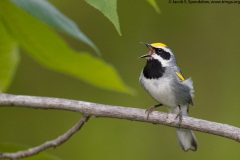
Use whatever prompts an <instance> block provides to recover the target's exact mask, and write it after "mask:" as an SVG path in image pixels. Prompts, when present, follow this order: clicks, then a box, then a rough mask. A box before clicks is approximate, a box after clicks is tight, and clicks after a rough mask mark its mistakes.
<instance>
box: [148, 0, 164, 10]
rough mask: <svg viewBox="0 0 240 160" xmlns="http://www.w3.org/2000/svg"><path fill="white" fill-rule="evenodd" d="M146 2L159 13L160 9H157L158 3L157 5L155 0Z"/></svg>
mask: <svg viewBox="0 0 240 160" xmlns="http://www.w3.org/2000/svg"><path fill="white" fill-rule="evenodd" d="M147 2H148V3H149V4H150V5H151V6H152V7H153V8H154V9H155V11H156V12H157V13H160V12H161V11H160V9H159V7H158V5H157V2H156V0H147Z"/></svg>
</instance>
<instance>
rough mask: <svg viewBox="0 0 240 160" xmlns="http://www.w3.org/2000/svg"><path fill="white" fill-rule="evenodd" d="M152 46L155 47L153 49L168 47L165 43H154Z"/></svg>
mask: <svg viewBox="0 0 240 160" xmlns="http://www.w3.org/2000/svg"><path fill="white" fill-rule="evenodd" d="M151 46H153V47H167V45H166V44H163V43H152V44H151Z"/></svg>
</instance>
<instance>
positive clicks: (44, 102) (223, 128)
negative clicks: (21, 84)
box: [0, 94, 240, 142]
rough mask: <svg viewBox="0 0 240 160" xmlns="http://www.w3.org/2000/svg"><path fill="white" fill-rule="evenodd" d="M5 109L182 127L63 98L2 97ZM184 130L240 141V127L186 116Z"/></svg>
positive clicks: (157, 116) (163, 118) (164, 116)
mask: <svg viewBox="0 0 240 160" xmlns="http://www.w3.org/2000/svg"><path fill="white" fill-rule="evenodd" d="M1 106H2V107H4V106H9V107H11V106H12V107H15V106H17V107H28V108H39V109H59V110H67V111H74V112H80V113H82V114H84V115H89V116H95V117H107V118H118V119H126V120H133V121H141V122H149V123H154V124H163V125H166V126H171V127H179V124H178V119H175V117H176V115H174V114H169V113H163V112H157V111H154V112H152V113H151V114H150V116H149V118H148V119H147V115H146V114H145V110H144V109H138V108H130V107H121V106H110V105H105V104H96V103H90V102H83V101H77V100H68V99H61V98H49V97H36V96H23V95H10V94H0V107H1ZM180 127H181V128H187V129H191V130H196V131H200V132H205V133H209V134H214V135H218V136H222V137H226V138H229V139H232V140H235V141H237V142H240V128H237V127H234V126H230V125H227V124H221V123H216V122H211V121H207V120H201V119H197V118H191V117H183V119H182V122H181V126H180Z"/></svg>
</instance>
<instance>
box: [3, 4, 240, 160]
mask: <svg viewBox="0 0 240 160" xmlns="http://www.w3.org/2000/svg"><path fill="white" fill-rule="evenodd" d="M50 2H52V3H53V4H54V5H55V6H56V7H57V8H58V9H59V10H60V11H62V12H63V13H64V14H65V15H67V16H68V17H70V18H71V19H73V20H74V21H75V22H76V23H77V24H78V25H79V26H80V28H81V29H82V31H83V32H84V33H85V34H86V35H88V37H89V38H90V39H91V40H93V41H94V42H95V44H96V45H97V46H98V47H99V48H100V50H101V52H102V58H103V59H104V60H105V61H107V62H109V63H111V64H112V65H113V66H115V68H116V69H117V70H118V72H119V74H120V75H121V77H122V79H123V80H124V81H125V82H126V83H127V84H128V85H130V86H131V87H133V88H134V89H135V90H136V91H137V94H136V95H135V96H132V95H127V94H121V93H116V92H111V91H107V90H102V89H98V88H95V87H93V86H90V85H88V84H86V83H84V82H82V81H79V80H77V79H75V78H72V77H69V76H66V75H64V74H61V73H56V72H53V71H51V70H48V69H46V68H44V67H42V66H41V65H39V64H38V63H36V62H35V61H34V60H33V59H31V58H30V57H28V56H27V55H26V54H25V53H24V51H22V54H21V63H20V65H19V68H18V70H17V73H16V76H15V78H14V81H13V83H12V85H11V87H10V88H9V90H8V91H7V93H11V94H24V95H36V96H50V97H60V98H69V99H76V100H83V101H90V102H96V103H103V104H110V105H120V106H128V107H136V108H148V107H150V106H152V105H154V104H156V102H155V101H154V100H153V99H152V98H151V97H150V96H149V95H148V94H147V93H146V92H145V91H144V90H143V89H142V88H141V86H140V84H139V82H138V78H139V74H140V72H141V69H142V68H143V67H144V65H145V63H146V62H145V60H143V59H137V57H139V56H141V55H143V54H145V53H146V52H147V48H146V47H145V46H143V45H141V44H140V43H139V42H141V41H144V42H148V43H152V42H163V43H166V44H167V45H168V46H169V47H170V48H171V49H172V50H173V52H174V53H175V56H176V58H177V61H178V66H179V67H180V68H181V69H182V72H183V74H184V76H185V77H192V79H193V81H194V87H195V98H194V102H195V107H193V108H190V116H192V117H196V118H201V119H206V120H211V121H216V122H221V123H227V124H231V125H234V126H238V127H240V116H239V114H240V107H239V105H240V84H239V82H240V74H239V73H240V72H239V69H240V61H239V59H240V19H239V15H240V10H239V7H240V4H170V3H169V1H157V3H158V4H159V7H160V9H161V13H160V14H157V13H156V12H155V10H154V9H153V8H152V7H151V6H150V5H149V4H148V3H147V2H146V1H145V0H139V1H136V0H135V1H126V0H125V1H120V0H119V1H118V15H119V18H120V25H121V31H122V36H121V37H120V36H119V35H118V34H117V32H116V30H115V28H114V27H113V25H112V24H111V23H110V22H109V21H108V20H107V19H106V17H104V16H103V15H102V14H101V13H100V12H98V11H97V10H95V9H94V8H92V7H91V6H89V5H88V4H87V3H86V2H85V1H81V0H80V1H79V0H68V1H64V0H50ZM61 35H62V36H63V37H64V38H65V39H66V40H67V42H68V43H69V44H70V45H71V46H72V47H73V48H75V49H76V50H80V51H88V52H91V53H92V54H94V51H93V50H91V48H89V47H88V46H86V45H85V44H82V43H80V42H79V41H77V40H75V39H73V38H71V37H69V36H67V35H64V34H61ZM89 65H90V64H89ZM159 110H161V111H166V108H164V107H163V108H161V109H159ZM80 116H81V115H80V114H78V113H72V112H67V111H56V110H34V109H25V108H1V111H0V121H1V127H0V142H8V143H13V144H23V145H27V146H35V145H38V144H40V143H42V142H44V141H46V140H49V139H53V138H55V137H57V136H58V135H60V134H62V133H63V132H65V131H66V130H67V129H69V128H70V127H71V126H72V125H73V124H74V123H75V122H76V121H77V120H78V119H79V118H80ZM195 134H196V136H197V139H198V142H199V149H198V151H197V152H187V153H185V152H183V151H182V150H181V148H180V147H179V146H178V143H177V139H176V133H175V129H174V128H171V127H166V126H163V125H153V124H148V123H140V122H132V121H126V120H117V119H107V118H91V119H90V120H89V121H88V123H87V124H86V125H85V126H84V127H83V128H82V130H81V131H80V132H78V133H77V134H75V135H74V136H73V137H72V138H71V139H70V140H68V141H67V142H66V143H64V144H62V145H61V146H59V147H57V148H56V149H48V150H47V151H46V152H47V153H50V154H52V155H55V156H57V157H59V158H61V159H64V160H76V159H86V160H88V159H89V160H90V159H91V160H93V159H105V160H108V159H109V160H110V159H111V160H112V159H115V160H122V159H131V160H135V159H136V160H146V159H179V160H182V159H184V160H188V159H191V160H192V159H218V160H223V159H239V158H240V152H239V149H240V144H239V143H238V142H235V141H233V140H229V139H226V138H222V137H217V136H213V135H209V134H206V133H200V132H195Z"/></svg>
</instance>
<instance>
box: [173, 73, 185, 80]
mask: <svg viewBox="0 0 240 160" xmlns="http://www.w3.org/2000/svg"><path fill="white" fill-rule="evenodd" d="M175 73H176V75H177V76H178V78H179V79H180V80H181V81H184V80H185V79H184V78H183V75H182V74H181V73H179V72H175Z"/></svg>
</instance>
